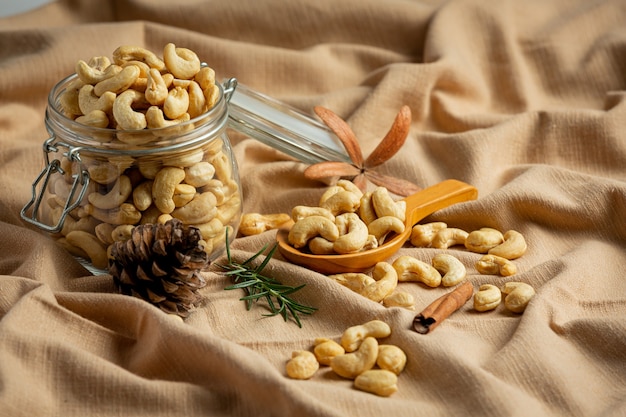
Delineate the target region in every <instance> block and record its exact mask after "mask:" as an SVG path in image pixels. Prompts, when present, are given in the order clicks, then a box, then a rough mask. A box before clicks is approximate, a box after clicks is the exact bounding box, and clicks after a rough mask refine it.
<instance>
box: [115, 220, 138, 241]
mask: <svg viewBox="0 0 626 417" xmlns="http://www.w3.org/2000/svg"><path fill="white" fill-rule="evenodd" d="M134 228H135V226H134V225H132V224H120V225H119V226H117V227H116V228H115V229H113V230H112V231H111V237H112V238H113V241H115V242H123V241H126V240H128V239H130V236H131V233H132V231H133V229H134Z"/></svg>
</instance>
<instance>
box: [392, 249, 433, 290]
mask: <svg viewBox="0 0 626 417" xmlns="http://www.w3.org/2000/svg"><path fill="white" fill-rule="evenodd" d="M392 265H393V267H394V269H395V270H396V272H397V273H398V281H400V282H407V281H417V282H421V283H424V284H426V285H427V286H429V287H433V288H434V287H438V286H439V285H441V274H440V273H439V271H437V269H435V267H433V266H432V265H429V264H427V263H426V262H423V261H420V260H419V259H417V258H414V257H412V256H408V255H403V256H400V257H399V258H398V259H396V260H395V261H394V262H393V264H392Z"/></svg>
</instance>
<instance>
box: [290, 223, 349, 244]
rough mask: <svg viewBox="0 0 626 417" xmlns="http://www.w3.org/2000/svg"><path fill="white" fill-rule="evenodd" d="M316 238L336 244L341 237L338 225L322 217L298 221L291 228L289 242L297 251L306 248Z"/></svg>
mask: <svg viewBox="0 0 626 417" xmlns="http://www.w3.org/2000/svg"><path fill="white" fill-rule="evenodd" d="M315 236H322V237H323V238H324V239H326V240H329V241H331V242H334V241H335V240H337V238H338V237H339V229H337V225H335V223H333V222H332V221H330V220H329V219H327V218H326V217H322V216H309V217H305V218H304V219H302V220H299V221H297V222H296V223H294V225H293V226H292V227H291V230H290V231H289V235H288V236H287V240H288V242H289V243H290V244H291V245H292V246H293V247H295V248H296V249H298V248H302V247H304V246H306V244H307V242H308V241H309V240H310V239H312V238H313V237H315Z"/></svg>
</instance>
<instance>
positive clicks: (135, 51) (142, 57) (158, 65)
mask: <svg viewBox="0 0 626 417" xmlns="http://www.w3.org/2000/svg"><path fill="white" fill-rule="evenodd" d="M113 61H114V62H115V63H116V64H118V65H122V64H124V63H125V62H128V61H140V62H144V63H146V64H147V65H148V66H149V67H150V68H155V69H157V70H159V71H162V70H163V69H165V63H164V62H163V61H162V60H161V59H159V58H158V57H157V56H156V54H155V53H154V52H152V51H150V50H148V49H146V48H141V47H139V46H132V45H122V46H120V47H118V48H117V49H115V51H113Z"/></svg>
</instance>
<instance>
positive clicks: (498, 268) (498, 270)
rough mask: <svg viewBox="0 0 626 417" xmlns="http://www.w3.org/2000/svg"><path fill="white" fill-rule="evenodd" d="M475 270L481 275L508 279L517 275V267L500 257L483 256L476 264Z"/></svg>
mask: <svg viewBox="0 0 626 417" xmlns="http://www.w3.org/2000/svg"><path fill="white" fill-rule="evenodd" d="M476 270H477V271H478V272H479V273H481V274H487V275H502V276H503V277H508V276H511V275H515V274H516V273H517V267H516V266H515V264H514V263H513V262H511V261H509V260H508V259H506V258H503V257H501V256H496V255H484V256H483V257H482V258H480V259H479V260H478V262H476Z"/></svg>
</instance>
